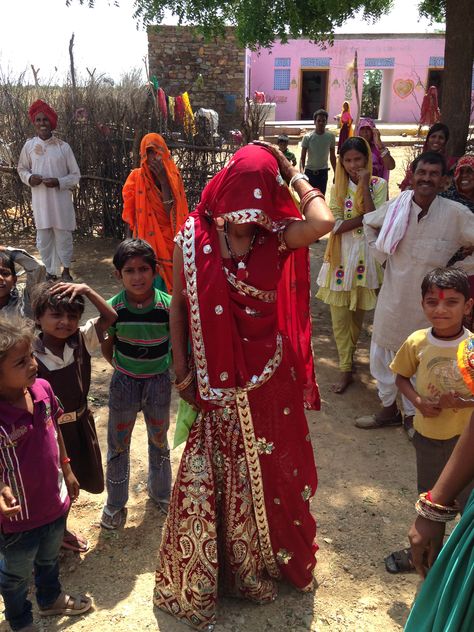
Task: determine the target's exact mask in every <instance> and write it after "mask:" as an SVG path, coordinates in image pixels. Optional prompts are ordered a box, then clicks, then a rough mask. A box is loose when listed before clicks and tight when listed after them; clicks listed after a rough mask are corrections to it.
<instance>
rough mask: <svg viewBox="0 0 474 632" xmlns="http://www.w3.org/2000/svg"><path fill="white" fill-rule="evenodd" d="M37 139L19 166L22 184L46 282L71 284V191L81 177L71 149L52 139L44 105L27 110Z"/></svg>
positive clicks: (51, 120)
mask: <svg viewBox="0 0 474 632" xmlns="http://www.w3.org/2000/svg"><path fill="white" fill-rule="evenodd" d="M29 115H30V119H31V120H32V122H33V125H34V126H35V129H36V132H37V136H35V137H34V138H31V139H29V140H27V141H26V143H25V145H24V147H23V149H22V150H21V154H20V159H19V162H18V173H19V175H20V178H21V179H22V181H23V182H24V183H25V184H26V185H28V186H30V187H31V197H32V207H33V217H34V220H35V226H36V231H37V234H36V245H37V247H38V250H39V252H40V254H41V258H42V260H43V263H44V265H45V266H46V272H47V274H48V277H49V278H54V277H57V276H58V275H59V274H60V273H61V266H62V267H63V272H62V278H63V279H64V280H68V281H70V280H72V278H71V275H70V271H69V268H70V265H71V258H72V252H73V242H72V231H73V230H75V228H76V215H75V211H74V205H73V202H72V189H73V188H74V187H75V186H77V185H78V184H79V180H80V177H81V174H80V172H79V167H78V164H77V162H76V159H75V158H74V154H73V152H72V149H71V147H70V146H69V145H68V144H67V143H66V142H65V141H63V140H61V139H59V138H57V137H56V136H53V134H52V130H53V129H55V127H56V122H57V115H56V112H54V110H53V109H52V108H50V106H49V105H47V104H46V103H44V102H43V101H36V102H35V103H33V105H32V106H31V107H30V110H29Z"/></svg>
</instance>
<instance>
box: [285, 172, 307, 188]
mask: <svg viewBox="0 0 474 632" xmlns="http://www.w3.org/2000/svg"><path fill="white" fill-rule="evenodd" d="M298 180H306V182H309V178H308V176H307V175H306V174H305V173H295V175H294V176H293V177H292V178H291V180H290V184H289V187H290V189H293V190H294V186H295V182H298Z"/></svg>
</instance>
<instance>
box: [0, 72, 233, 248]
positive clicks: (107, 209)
mask: <svg viewBox="0 0 474 632" xmlns="http://www.w3.org/2000/svg"><path fill="white" fill-rule="evenodd" d="M37 98H41V99H44V100H45V101H47V102H49V103H50V104H51V105H52V106H53V107H54V108H55V109H56V111H57V112H58V116H59V120H58V129H57V130H56V134H57V135H58V136H59V137H60V138H63V139H64V140H66V141H67V142H68V143H69V144H70V145H71V147H72V149H73V151H74V154H75V156H76V159H77V161H78V163H79V167H80V170H81V174H82V177H81V182H80V186H79V187H78V188H77V189H76V190H75V191H74V202H75V208H76V216H77V226H78V228H77V230H78V233H80V234H83V235H91V236H112V237H117V238H121V237H122V236H123V233H124V227H123V223H122V220H121V213H122V186H123V184H124V182H125V180H126V178H127V176H128V174H129V173H130V171H131V170H132V169H133V168H134V167H135V166H137V165H138V163H139V147H140V140H141V138H142V137H143V136H144V135H145V134H147V133H148V132H152V131H158V132H160V130H161V129H162V124H161V120H160V116H159V112H158V111H157V108H156V100H155V95H154V93H153V90H152V89H151V88H150V86H148V85H143V83H142V82H141V81H140V79H139V77H138V76H137V75H136V74H133V73H132V74H131V75H129V76H127V77H125V78H124V79H123V80H122V81H121V83H120V84H119V85H117V86H115V85H111V82H109V81H108V80H107V79H106V78H104V77H103V76H99V77H95V72H92V73H91V72H89V78H88V81H87V82H86V83H84V84H83V85H78V84H77V81H76V85H75V86H72V85H71V84H68V85H66V86H53V85H48V86H40V85H38V82H37V83H36V85H35V86H28V85H24V76H20V77H19V78H18V79H17V80H16V81H14V82H13V81H11V80H10V79H7V78H4V77H0V234H1V235H2V241H3V240H5V239H8V238H11V237H16V236H18V235H19V234H21V233H24V232H27V231H29V230H31V228H32V213H31V193H30V190H29V188H28V187H26V186H25V185H23V183H22V182H21V181H20V179H19V177H18V174H17V172H16V165H17V162H18V157H19V155H20V151H21V148H22V146H23V144H24V142H25V141H26V139H27V138H29V137H31V136H32V135H33V133H34V132H33V129H32V127H31V124H30V122H29V120H28V116H27V111H28V107H29V105H30V104H31V103H32V102H33V101H34V100H35V99H37ZM166 131H168V130H166ZM164 135H166V134H164ZM167 142H168V146H169V147H170V150H171V153H172V154H173V157H174V159H175V161H176V163H177V164H178V166H179V167H180V169H181V173H182V176H183V181H184V185H185V189H186V195H187V197H188V203H189V207H190V209H193V208H194V207H195V205H196V204H197V202H198V200H199V197H200V194H201V191H202V189H203V188H204V186H205V184H206V182H207V181H208V179H209V178H210V177H211V176H212V175H214V174H215V173H216V172H217V171H218V170H219V169H221V168H222V167H223V166H224V164H225V163H226V162H227V160H228V158H229V156H230V154H231V153H232V151H233V149H232V148H231V147H225V146H224V147H213V146H199V145H197V144H195V142H194V139H193V137H192V136H191V137H189V136H186V134H185V131H184V130H176V129H175V130H173V133H172V134H171V132H170V137H169V139H167Z"/></svg>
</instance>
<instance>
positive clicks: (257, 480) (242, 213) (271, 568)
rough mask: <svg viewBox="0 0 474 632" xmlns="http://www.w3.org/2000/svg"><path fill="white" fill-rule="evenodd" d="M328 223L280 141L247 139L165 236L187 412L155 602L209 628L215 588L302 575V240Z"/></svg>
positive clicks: (317, 196)
mask: <svg viewBox="0 0 474 632" xmlns="http://www.w3.org/2000/svg"><path fill="white" fill-rule="evenodd" d="M282 176H283V177H282ZM290 179H292V182H293V185H294V189H295V191H296V193H297V194H298V196H299V197H300V199H301V200H302V203H301V207H302V211H303V217H302V216H301V214H300V212H299V211H298V209H297V207H296V205H295V203H294V201H293V198H292V197H291V195H290V192H289V190H288V188H287V186H286V185H285V180H286V182H288V181H290ZM305 195H306V197H304V196H305ZM301 220H303V221H301ZM333 225H334V219H333V217H332V214H331V212H330V210H329V208H328V207H327V205H326V203H325V201H324V197H323V196H322V194H321V193H320V192H318V191H317V190H314V189H312V188H311V186H310V184H309V183H308V182H307V181H306V179H305V178H304V177H303V174H300V173H299V172H298V171H297V169H295V168H294V167H292V166H291V164H290V163H289V162H288V161H287V160H286V158H284V156H283V155H282V154H281V153H280V152H278V151H276V150H273V149H269V148H268V147H262V146H258V145H247V146H246V147H244V148H242V149H240V150H239V151H237V152H236V154H235V155H234V156H233V158H232V159H231V161H230V162H229V164H228V165H227V166H226V167H225V168H224V169H223V170H222V171H221V172H220V173H218V174H217V175H216V176H215V177H214V178H213V179H212V180H211V182H210V183H209V184H208V185H207V187H206V188H205V189H204V192H203V194H202V198H201V202H200V204H199V205H198V207H197V209H196V210H195V211H194V213H192V214H191V215H190V216H189V218H188V220H187V221H186V223H185V225H184V226H183V228H182V230H181V232H180V234H179V235H178V237H177V238H176V242H177V247H176V248H175V252H174V261H173V273H174V288H175V291H174V293H173V299H172V303H171V315H170V327H171V338H172V345H173V354H174V366H175V372H176V379H177V382H178V383H177V388H178V390H179V391H180V395H181V397H182V398H183V399H185V400H186V401H188V402H189V403H191V404H193V405H196V406H197V407H198V408H199V414H198V416H197V419H196V421H195V422H194V424H193V425H192V427H191V431H190V434H189V437H188V441H187V444H186V447H185V450H184V453H183V457H182V459H181V464H180V468H179V472H178V475H177V479H176V482H175V485H174V489H173V495H172V500H171V504H170V509H169V513H168V518H167V521H166V524H165V527H164V532H163V540H162V544H161V549H160V554H159V562H158V569H157V571H156V587H155V594H154V602H155V604H156V605H157V606H158V607H159V608H161V609H163V610H166V611H168V612H169V613H171V614H173V615H174V616H176V617H177V618H179V619H183V620H184V621H186V622H187V623H189V624H191V625H192V626H194V627H195V628H196V629H199V630H212V629H213V627H214V624H215V621H216V601H217V595H218V591H219V593H222V594H226V595H232V596H235V597H245V598H248V599H250V600H253V601H255V602H257V603H267V602H270V601H272V600H273V599H274V598H275V596H276V582H275V580H277V579H279V578H285V579H287V580H288V581H290V582H291V583H292V584H294V585H295V586H296V587H297V588H299V589H301V590H309V589H311V587H312V584H313V568H314V566H315V563H316V560H315V553H316V550H317V545H316V543H315V540H314V538H315V535H316V523H315V520H314V518H313V516H312V515H311V513H310V507H309V502H310V499H311V497H312V496H313V494H314V493H315V490H316V485H317V476H316V467H315V463H314V457H313V450H312V447H311V442H310V437H309V433H308V425H307V422H306V417H305V414H304V406H306V407H308V408H313V409H319V395H318V391H317V386H316V382H315V378H314V367H313V360H312V355H311V321H310V314H309V290H310V286H309V259H308V249H307V246H308V245H309V244H310V243H312V242H314V241H315V240H316V239H318V238H319V237H321V236H322V235H324V234H326V233H327V232H328V231H330V230H331V228H332V227H333ZM188 337H189V338H190V340H191V344H192V349H193V361H194V367H195V369H194V370H193V372H190V371H189V368H188V367H189V364H188V356H187V349H188Z"/></svg>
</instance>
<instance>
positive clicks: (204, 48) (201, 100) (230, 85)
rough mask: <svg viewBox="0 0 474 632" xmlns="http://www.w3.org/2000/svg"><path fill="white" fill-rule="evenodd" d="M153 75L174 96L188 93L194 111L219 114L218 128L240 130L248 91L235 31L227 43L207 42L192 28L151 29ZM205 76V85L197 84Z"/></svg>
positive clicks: (220, 41) (151, 71)
mask: <svg viewBox="0 0 474 632" xmlns="http://www.w3.org/2000/svg"><path fill="white" fill-rule="evenodd" d="M148 59H149V67H150V75H156V76H157V77H158V80H159V82H160V86H161V87H162V88H163V90H164V91H165V92H166V93H167V94H170V95H171V96H176V95H178V94H181V93H183V92H185V91H186V90H187V91H188V93H189V98H190V99H191V106H192V108H193V111H195V110H197V109H198V108H200V107H205V108H212V109H213V110H216V112H218V114H219V127H220V129H221V130H222V131H227V130H229V129H231V128H233V127H239V125H240V122H241V117H242V109H243V104H244V90H245V49H243V48H239V46H238V44H237V41H236V39H235V34H234V30H233V29H232V28H230V27H229V28H227V29H226V37H225V40H218V41H213V42H210V43H209V42H205V41H204V38H203V36H202V35H199V34H197V33H196V32H195V30H194V29H193V28H192V27H189V26H164V25H161V26H150V27H148ZM199 74H201V75H202V78H203V83H202V85H199V82H197V84H196V80H197V78H198V76H199Z"/></svg>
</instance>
